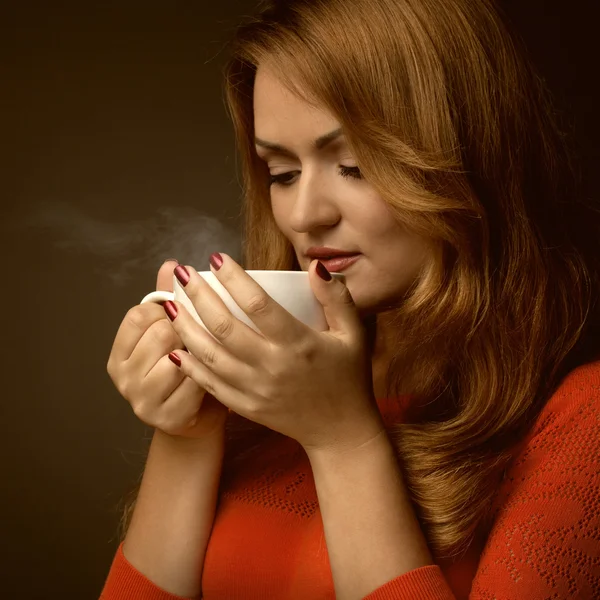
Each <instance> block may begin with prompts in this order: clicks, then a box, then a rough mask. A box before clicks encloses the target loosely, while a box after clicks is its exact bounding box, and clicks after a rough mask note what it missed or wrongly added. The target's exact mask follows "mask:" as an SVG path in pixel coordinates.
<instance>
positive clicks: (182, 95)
mask: <svg viewBox="0 0 600 600" xmlns="http://www.w3.org/2000/svg"><path fill="white" fill-rule="evenodd" d="M119 4H121V3H117V2H115V3H114V4H110V3H108V4H107V3H102V7H100V6H97V7H96V6H95V5H91V4H89V3H80V2H79V3H75V2H69V3H58V4H56V3H47V4H42V3H41V2H38V3H36V4H32V3H28V2H17V1H16V0H9V1H8V2H7V1H6V0H5V1H4V2H3V3H2V4H1V7H0V49H1V54H0V76H1V78H0V107H1V111H0V174H1V182H0V185H1V187H0V194H1V196H0V197H1V199H2V223H1V225H2V229H1V231H2V235H1V237H0V239H1V240H2V259H3V260H2V266H3V273H2V286H3V290H4V293H5V295H6V297H5V298H4V299H3V315H4V322H3V326H2V342H3V343H2V350H3V353H2V354H3V357H2V363H1V364H2V367H3V368H2V384H3V388H2V392H3V393H2V396H1V403H0V406H1V409H0V410H1V413H0V415H1V425H2V435H1V438H0V439H1V440H2V447H1V448H0V450H1V456H2V459H3V460H2V471H1V474H2V494H1V496H0V497H1V498H2V512H1V514H2V534H1V536H0V539H1V540H2V545H3V547H2V558H3V560H2V563H1V565H2V571H1V573H0V575H1V578H0V579H1V581H0V586H3V589H2V590H1V591H0V596H2V597H6V598H23V599H42V598H44V599H48V598H61V599H63V600H67V599H71V598H72V599H87V598H90V599H93V598H97V597H98V595H99V592H100V589H101V587H102V585H103V582H104V579H105V577H106V574H107V572H108V569H109V566H110V562H111V560H112V557H113V554H114V551H115V549H116V545H117V538H116V526H117V521H118V517H119V512H118V508H117V507H118V504H119V501H120V500H121V498H122V497H123V496H124V494H125V493H126V492H127V491H128V490H129V489H130V488H131V486H132V485H133V483H134V480H135V478H136V477H137V475H138V474H139V472H140V470H141V469H142V468H143V464H144V457H145V452H146V448H147V443H148V439H149V435H150V431H149V430H148V429H147V428H146V427H144V425H143V424H141V423H140V422H139V421H138V420H137V419H136V418H135V416H134V415H133V413H132V411H131V410H130V407H129V405H128V404H127V402H126V401H124V400H123V399H122V398H121V397H120V396H119V394H118V393H117V392H116V390H115V389H114V387H113V385H112V383H111V381H110V379H109V377H108V375H107V373H106V361H107V358H108V355H109V352H110V347H111V345H112V342H113V339H114V335H115V333H116V330H117V328H118V326H119V324H120V322H121V319H122V318H123V316H124V314H125V312H126V311H127V309H128V308H129V307H130V306H132V305H134V304H136V303H137V302H139V300H140V299H141V297H142V296H143V295H144V294H145V293H146V292H148V291H151V290H152V289H153V286H154V280H155V274H156V271H157V269H158V267H159V265H160V262H161V260H162V259H164V258H168V257H170V256H174V257H176V258H178V259H179V260H181V261H185V262H188V263H192V264H194V265H197V267H198V268H199V269H201V268H208V255H209V254H210V252H212V251H215V250H224V251H227V252H229V253H231V254H232V255H233V256H234V257H235V258H239V222H238V212H239V193H240V191H239V184H238V181H237V175H236V158H235V148H234V144H233V135H232V131H231V127H230V124H229V121H228V118H227V115H226V113H225V110H224V106H223V102H222V91H221V89H222V88H221V68H222V63H223V58H224V57H223V54H222V53H221V49H222V46H223V43H224V42H225V41H226V40H227V39H228V37H229V35H230V34H231V32H232V30H233V27H234V26H235V24H236V22H237V20H238V19H239V17H240V16H241V15H243V14H246V13H248V12H250V11H251V10H252V7H253V6H254V4H255V3H254V2H253V1H252V0H246V1H243V0H239V1H235V0H222V1H220V2H210V3H209V2H206V1H201V2H198V1H196V2H181V1H175V2H152V3H148V2H146V3H144V4H143V5H142V4H139V5H134V4H131V3H123V4H122V5H119ZM513 5H514V6H513ZM507 6H508V8H509V10H510V12H511V14H512V15H513V17H514V19H515V21H516V22H517V23H518V26H519V28H520V30H521V31H522V33H523V35H524V36H525V38H526V39H527V41H528V44H529V47H530V50H531V52H532V54H533V56H534V58H535V60H536V62H537V63H538V65H539V68H540V69H541V71H542V73H543V74H544V75H545V77H546V78H547V80H548V82H549V83H550V85H551V87H552V88H553V89H554V91H555V93H556V94H557V95H558V99H559V103H560V104H561V106H562V107H564V108H565V109H566V110H567V111H569V113H570V114H571V115H572V120H573V126H574V132H575V138H576V140H577V143H578V144H579V146H580V147H581V160H582V162H583V164H584V172H585V173H586V174H587V177H588V190H589V193H591V192H592V186H591V183H590V182H591V179H592V177H593V175H595V172H596V169H597V168H598V163H599V161H598V145H597V143H596V140H597V139H598V134H599V133H600V132H599V120H598V116H597V112H598V111H597V106H598V101H599V96H598V92H597V91H596V90H597V85H598V84H597V72H598V69H597V63H598V58H599V57H598V52H597V41H598V40H597V32H596V30H595V25H594V23H595V20H594V19H593V17H592V14H593V12H592V11H593V8H592V7H593V3H592V2H591V0H590V1H588V2H583V1H577V2H570V3H566V6H565V3H559V2H544V1H542V0H535V1H532V0H529V1H528V2H525V3H523V2H517V1H514V2H511V3H510V4H507ZM207 219H212V220H213V221H210V222H209V221H207ZM216 219H218V220H219V222H221V223H222V226H223V227H224V229H223V230H219V229H218V223H217V222H216V221H215V220H216ZM186 223H187V225H186ZM211 224H212V226H214V227H216V229H215V233H214V236H213V238H212V239H210V240H203V239H200V238H198V237H197V236H198V233H199V232H202V231H205V230H206V227H208V226H209V225H211ZM228 232H229V233H228ZM177 236H179V237H177Z"/></svg>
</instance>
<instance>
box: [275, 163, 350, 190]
mask: <svg viewBox="0 0 600 600" xmlns="http://www.w3.org/2000/svg"><path fill="white" fill-rule="evenodd" d="M298 172H299V171H288V172H287V173H280V174H279V175H271V176H270V179H269V186H271V185H282V186H285V187H287V186H290V185H292V183H293V181H290V176H293V175H294V173H298ZM340 175H341V176H342V177H352V178H353V179H362V174H361V172H360V169H359V168H358V167H344V166H340Z"/></svg>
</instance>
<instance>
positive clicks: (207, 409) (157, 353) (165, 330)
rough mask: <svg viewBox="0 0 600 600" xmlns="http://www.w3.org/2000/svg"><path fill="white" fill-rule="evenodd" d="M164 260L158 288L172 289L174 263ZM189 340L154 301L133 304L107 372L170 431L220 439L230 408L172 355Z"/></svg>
mask: <svg viewBox="0 0 600 600" xmlns="http://www.w3.org/2000/svg"><path fill="white" fill-rule="evenodd" d="M175 265H176V262H175V261H173V262H166V263H165V264H163V265H162V267H161V268H160V270H159V272H158V277H157V285H156V289H157V290H167V291H171V288H172V285H173V267H174V266H175ZM183 348H184V344H183V342H182V341H181V339H180V337H179V336H178V335H177V333H176V332H175V330H174V329H173V327H172V326H171V324H170V323H169V321H168V319H167V318H166V315H165V311H164V309H163V308H162V307H161V306H160V305H158V304H155V303H154V302H148V303H146V304H140V305H137V306H134V307H133V308H131V309H130V310H129V311H128V312H127V314H126V315H125V318H124V319H123V322H122V323H121V326H120V327H119V330H118V332H117V335H116V337H115V340H114V343H113V346H112V350H111V353H110V356H109V359H108V364H107V367H106V368H107V371H108V374H109V375H110V378H111V379H112V381H113V383H114V384H115V386H116V388H117V389H118V390H119V392H120V393H121V395H122V396H123V397H124V398H125V399H126V400H127V401H128V402H129V404H131V406H132V408H133V412H134V413H135V414H136V415H137V416H138V417H139V419H140V420H141V421H143V422H144V423H146V425H150V426H151V427H156V428H157V429H159V430H161V431H163V432H164V433H166V434H168V435H171V436H181V437H186V438H202V439H207V440H211V439H212V438H215V439H217V438H218V437H219V436H220V435H221V434H222V433H223V431H224V424H225V420H226V417H227V408H226V407H225V406H223V405H222V404H221V403H220V402H218V401H217V400H215V399H214V398H212V397H211V396H210V395H208V394H206V392H205V390H204V389H202V388H200V387H199V386H198V384H197V383H196V382H195V381H193V380H192V379H190V378H189V377H186V376H185V374H184V373H182V372H181V371H180V370H179V369H178V368H177V367H176V366H175V365H174V364H173V363H172V362H171V361H170V360H169V358H168V354H169V353H170V352H171V351H173V350H181V349H183Z"/></svg>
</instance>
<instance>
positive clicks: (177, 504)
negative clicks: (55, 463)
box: [123, 430, 224, 598]
mask: <svg viewBox="0 0 600 600" xmlns="http://www.w3.org/2000/svg"><path fill="white" fill-rule="evenodd" d="M223 448H224V446H223V443H222V442H221V441H219V442H216V443H212V444H208V443H202V442H201V441H200V440H191V439H184V438H172V437H170V436H168V435H166V434H164V433H162V432H160V431H159V430H156V431H155V433H154V437H153V439H152V442H151V445H150V451H149V453H148V460H147V462H146V468H145V470H144V475H143V479H142V484H141V487H140V492H139V495H138V499H137V502H136V506H135V510H134V513H133V515H132V519H131V524H130V526H129V529H128V531H127V535H126V537H125V541H124V544H123V553H124V555H125V557H126V558H127V560H128V561H129V562H130V563H131V564H132V565H133V566H134V567H135V568H136V569H137V570H138V571H140V572H141V573H143V574H144V575H145V576H146V577H147V578H148V579H150V581H152V582H153V583H155V584H156V585H157V586H159V587H161V588H163V589H164V590H166V591H168V592H170V593H172V594H177V595H180V596H185V597H188V598H196V597H200V593H201V581H202V570H203V567H204V557H205V554H206V548H207V546H208V540H209V538H210V533H211V529H212V525H213V521H214V517H215V510H216V503H217V493H218V488H219V480H220V476H221V467H222V460H223Z"/></svg>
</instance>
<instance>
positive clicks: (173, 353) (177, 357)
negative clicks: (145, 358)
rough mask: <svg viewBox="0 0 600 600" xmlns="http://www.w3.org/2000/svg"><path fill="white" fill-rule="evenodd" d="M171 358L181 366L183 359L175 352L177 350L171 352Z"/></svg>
mask: <svg viewBox="0 0 600 600" xmlns="http://www.w3.org/2000/svg"><path fill="white" fill-rule="evenodd" d="M169 358H170V359H171V362H174V363H175V364H176V365H177V366H178V367H180V366H181V359H180V358H179V356H177V354H175V352H171V353H170V354H169Z"/></svg>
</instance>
